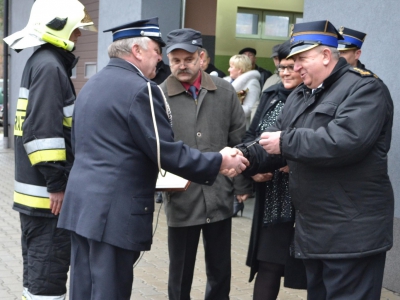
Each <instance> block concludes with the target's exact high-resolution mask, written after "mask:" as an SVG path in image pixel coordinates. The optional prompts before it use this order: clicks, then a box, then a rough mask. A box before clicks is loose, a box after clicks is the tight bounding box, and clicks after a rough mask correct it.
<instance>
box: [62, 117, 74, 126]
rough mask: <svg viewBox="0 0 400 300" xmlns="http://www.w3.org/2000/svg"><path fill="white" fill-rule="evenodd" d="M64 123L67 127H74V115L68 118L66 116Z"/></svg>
mask: <svg viewBox="0 0 400 300" xmlns="http://www.w3.org/2000/svg"><path fill="white" fill-rule="evenodd" d="M63 125H64V126H65V127H68V128H71V127H72V117H68V118H66V117H64V119H63Z"/></svg>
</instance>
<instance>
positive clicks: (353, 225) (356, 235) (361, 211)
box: [265, 58, 394, 259]
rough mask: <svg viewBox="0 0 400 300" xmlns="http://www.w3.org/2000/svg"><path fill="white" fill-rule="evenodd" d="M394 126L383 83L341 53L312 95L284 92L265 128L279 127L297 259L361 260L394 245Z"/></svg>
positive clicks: (304, 91)
mask: <svg viewBox="0 0 400 300" xmlns="http://www.w3.org/2000/svg"><path fill="white" fill-rule="evenodd" d="M392 123H393V101H392V99H391V97H390V93H389V91H388V89H387V87H386V85H385V84H384V83H383V82H382V81H381V80H379V79H377V78H376V76H375V75H374V74H372V73H370V72H369V71H363V70H359V69H355V68H352V67H351V66H350V65H348V64H347V63H346V61H345V60H344V59H343V58H340V60H339V62H338V63H337V65H336V66H335V68H334V70H333V71H332V73H331V75H330V76H329V77H328V78H326V79H325V81H324V82H323V85H322V86H321V87H319V88H318V89H316V91H314V93H313V94H312V93H311V90H310V89H308V88H307V87H306V86H305V85H303V84H302V85H300V86H299V87H297V88H296V89H295V90H294V91H293V92H292V93H291V95H290V96H289V97H288V99H287V101H286V104H285V107H284V108H283V110H282V113H281V115H280V116H279V118H278V120H277V123H276V126H275V127H273V128H269V129H268V131H279V130H280V131H282V133H281V144H282V146H281V152H282V154H283V156H284V157H285V158H286V159H287V161H288V165H289V168H290V177H289V178H290V193H291V195H292V201H293V204H294V206H295V209H296V234H295V250H296V257H298V258H313V259H332V258H358V257H364V256H369V255H373V254H377V253H380V252H384V251H387V250H389V249H390V248H391V247H392V244H393V214H394V196H393V190H392V186H391V183H390V180H389V176H388V173H387V153H388V151H389V149H390V141H391V134H392ZM265 157H266V158H268V156H267V155H266V156H265Z"/></svg>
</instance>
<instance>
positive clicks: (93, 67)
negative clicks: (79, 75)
mask: <svg viewBox="0 0 400 300" xmlns="http://www.w3.org/2000/svg"><path fill="white" fill-rule="evenodd" d="M96 73H97V64H96V63H85V78H90V77H92V76H93V75H94V74H96Z"/></svg>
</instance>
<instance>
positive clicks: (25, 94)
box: [19, 87, 29, 99]
mask: <svg viewBox="0 0 400 300" xmlns="http://www.w3.org/2000/svg"><path fill="white" fill-rule="evenodd" d="M19 98H24V99H29V90H28V89H27V88H24V87H21V88H19Z"/></svg>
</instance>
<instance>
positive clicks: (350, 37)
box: [338, 26, 367, 51]
mask: <svg viewBox="0 0 400 300" xmlns="http://www.w3.org/2000/svg"><path fill="white" fill-rule="evenodd" d="M339 33H340V34H341V35H342V36H343V38H344V40H341V41H339V45H338V50H339V51H346V50H352V49H361V47H362V45H363V43H364V40H365V37H366V36H367V34H366V33H364V32H361V31H357V30H354V29H350V28H346V27H343V26H342V27H340V28H339Z"/></svg>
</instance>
